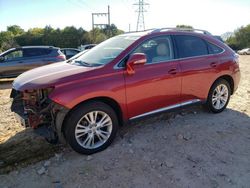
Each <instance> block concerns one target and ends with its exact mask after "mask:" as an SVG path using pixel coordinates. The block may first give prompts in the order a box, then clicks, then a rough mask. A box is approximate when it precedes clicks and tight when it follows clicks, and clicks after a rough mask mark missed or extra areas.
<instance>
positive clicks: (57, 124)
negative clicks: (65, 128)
mask: <svg viewBox="0 0 250 188" xmlns="http://www.w3.org/2000/svg"><path fill="white" fill-rule="evenodd" d="M52 90H53V88H47V89H37V90H25V91H17V90H15V89H14V88H13V89H12V92H11V95H10V97H11V98H13V102H12V105H11V111H13V112H15V115H16V118H17V120H18V121H19V122H20V123H21V124H22V125H23V126H24V127H26V128H27V127H31V128H33V129H34V130H35V132H36V133H38V134H39V135H41V136H43V137H45V138H46V140H47V141H48V142H50V143H57V141H58V138H59V140H60V141H61V142H64V137H63V134H62V124H63V119H64V117H65V115H66V114H67V112H68V109H66V108H65V107H63V106H61V105H59V104H57V103H55V102H53V101H52V100H50V99H49V97H48V96H49V94H50V93H51V92H52Z"/></svg>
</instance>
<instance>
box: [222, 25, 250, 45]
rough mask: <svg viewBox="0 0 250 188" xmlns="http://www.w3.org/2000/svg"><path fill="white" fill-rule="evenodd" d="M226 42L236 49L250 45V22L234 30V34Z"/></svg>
mask: <svg viewBox="0 0 250 188" xmlns="http://www.w3.org/2000/svg"><path fill="white" fill-rule="evenodd" d="M226 43H227V44H228V45H229V46H230V47H231V48H232V49H234V50H239V49H243V48H249V47H250V24H249V25H247V26H245V27H241V28H239V29H237V30H236V31H234V35H233V36H231V37H229V38H228V39H227V41H226Z"/></svg>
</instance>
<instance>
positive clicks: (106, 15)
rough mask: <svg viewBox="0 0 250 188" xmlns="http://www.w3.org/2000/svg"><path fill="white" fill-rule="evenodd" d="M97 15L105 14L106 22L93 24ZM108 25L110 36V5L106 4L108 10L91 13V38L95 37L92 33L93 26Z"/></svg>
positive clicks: (102, 26) (101, 26) (103, 26)
mask: <svg viewBox="0 0 250 188" xmlns="http://www.w3.org/2000/svg"><path fill="white" fill-rule="evenodd" d="M96 16H97V17H99V16H105V17H107V23H101V24H95V17H96ZM107 26H108V33H109V34H108V35H109V37H110V35H111V31H110V7H109V6H108V12H104V13H103V12H97V13H92V32H93V38H94V37H95V34H94V28H96V27H97V28H101V29H103V28H105V27H107Z"/></svg>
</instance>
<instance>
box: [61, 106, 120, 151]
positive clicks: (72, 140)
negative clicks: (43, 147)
mask: <svg viewBox="0 0 250 188" xmlns="http://www.w3.org/2000/svg"><path fill="white" fill-rule="evenodd" d="M117 129H118V119H117V116H116V113H115V112H114V110H113V109H112V108H111V107H110V106H109V105H107V104H105V103H103V102H99V101H92V102H88V103H85V104H82V105H80V106H78V107H77V108H76V109H74V110H73V111H72V112H70V114H69V116H68V117H67V119H66V123H65V129H64V134H65V137H66V140H67V142H68V143H69V145H70V146H71V147H72V148H73V150H75V151H76V152H78V153H81V154H87V155H89V154H93V153H96V152H99V151H102V150H104V149H106V148H107V147H108V146H109V145H110V144H111V143H112V141H113V140H114V138H115V135H116V132H117Z"/></svg>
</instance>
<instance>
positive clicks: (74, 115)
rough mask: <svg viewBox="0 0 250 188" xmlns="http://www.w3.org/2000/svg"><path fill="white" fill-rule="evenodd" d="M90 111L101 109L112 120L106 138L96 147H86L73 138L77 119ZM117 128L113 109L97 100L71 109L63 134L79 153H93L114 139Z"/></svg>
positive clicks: (102, 148) (104, 147)
mask: <svg viewBox="0 0 250 188" xmlns="http://www.w3.org/2000/svg"><path fill="white" fill-rule="evenodd" d="M91 111H103V112H105V113H107V114H108V115H109V116H110V118H111V120H112V131H111V135H110V137H109V138H108V140H107V141H106V142H105V143H104V144H103V145H101V146H100V147H98V148H95V149H87V148H84V147H82V146H81V145H80V144H78V142H77V140H76V138H75V128H76V125H77V123H78V121H79V120H80V119H81V118H82V117H83V116H84V115H85V114H87V113H88V112H91ZM117 130H118V119H117V115H116V113H115V112H114V110H113V109H112V108H111V107H110V106H109V105H107V104H105V103H103V102H99V101H92V102H87V103H85V104H82V105H79V106H78V107H77V108H76V109H74V110H72V111H71V112H70V114H69V116H68V117H67V119H66V123H65V128H64V135H65V137H66V140H67V142H68V144H69V145H70V146H71V147H72V149H73V150H75V151H76V152H78V153H81V154H86V155H89V154H93V153H96V152H99V151H102V150H104V149H106V148H107V147H108V146H109V145H110V144H111V143H112V141H113V140H114V138H115V135H116V132H117Z"/></svg>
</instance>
